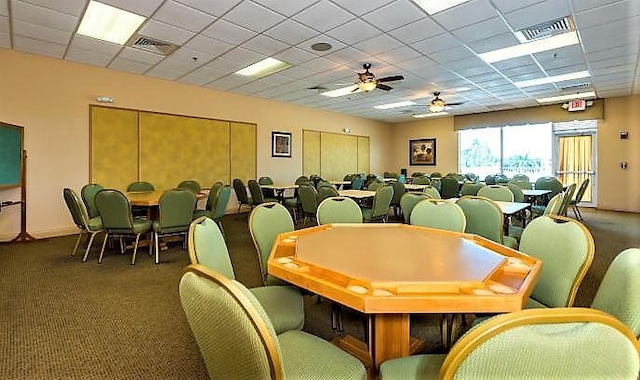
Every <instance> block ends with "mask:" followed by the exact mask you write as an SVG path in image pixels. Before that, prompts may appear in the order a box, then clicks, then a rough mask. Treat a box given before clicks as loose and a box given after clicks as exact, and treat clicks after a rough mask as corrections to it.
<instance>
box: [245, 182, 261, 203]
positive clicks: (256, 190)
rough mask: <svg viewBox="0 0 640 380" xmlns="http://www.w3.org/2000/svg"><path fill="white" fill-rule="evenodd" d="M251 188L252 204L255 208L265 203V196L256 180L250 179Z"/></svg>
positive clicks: (248, 183)
mask: <svg viewBox="0 0 640 380" xmlns="http://www.w3.org/2000/svg"><path fill="white" fill-rule="evenodd" d="M247 185H248V186H249V192H250V193H251V203H253V205H254V206H257V205H259V204H262V203H264V195H263V194H262V188H260V185H258V182H256V180H255V179H250V180H249V181H248V182H247Z"/></svg>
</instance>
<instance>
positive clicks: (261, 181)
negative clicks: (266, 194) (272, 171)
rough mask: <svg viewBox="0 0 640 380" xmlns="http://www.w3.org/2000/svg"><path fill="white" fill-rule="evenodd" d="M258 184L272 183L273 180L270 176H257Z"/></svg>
mask: <svg viewBox="0 0 640 380" xmlns="http://www.w3.org/2000/svg"><path fill="white" fill-rule="evenodd" d="M258 184H259V185H273V180H272V179H271V178H270V177H260V178H258Z"/></svg>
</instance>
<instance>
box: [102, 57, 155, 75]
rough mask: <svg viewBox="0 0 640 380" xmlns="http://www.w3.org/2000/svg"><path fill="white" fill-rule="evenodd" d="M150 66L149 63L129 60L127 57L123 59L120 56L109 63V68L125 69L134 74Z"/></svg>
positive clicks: (144, 70)
mask: <svg viewBox="0 0 640 380" xmlns="http://www.w3.org/2000/svg"><path fill="white" fill-rule="evenodd" d="M151 67H152V65H151V64H148V63H143V62H139V61H131V60H129V59H124V58H121V57H116V58H115V59H114V60H113V61H112V62H111V64H110V65H109V68H111V69H114V70H120V71H126V72H129V73H134V74H143V73H145V72H146V71H147V70H149V69H150V68H151Z"/></svg>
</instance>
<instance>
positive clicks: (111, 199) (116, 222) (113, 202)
mask: <svg viewBox="0 0 640 380" xmlns="http://www.w3.org/2000/svg"><path fill="white" fill-rule="evenodd" d="M95 202H96V207H97V208H98V212H99V214H100V218H102V226H103V227H104V229H105V230H106V231H107V232H121V231H131V230H132V229H133V215H132V214H131V204H130V203H129V200H128V199H127V197H126V196H125V195H124V194H122V192H120V191H118V190H115V189H102V190H100V191H99V192H98V194H96V196H95ZM191 212H192V214H191V215H192V216H193V210H192V211H191Z"/></svg>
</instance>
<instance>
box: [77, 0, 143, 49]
mask: <svg viewBox="0 0 640 380" xmlns="http://www.w3.org/2000/svg"><path fill="white" fill-rule="evenodd" d="M144 20H145V18H144V17H142V16H140V15H137V14H135V13H131V12H127V11H123V10H122V9H118V8H114V7H112V6H110V5H106V4H102V3H99V2H97V1H91V2H89V6H88V7H87V10H86V12H85V13H84V17H82V21H81V22H80V27H79V28H78V34H82V35H83V36H87V37H93V38H97V39H99V40H103V41H108V42H113V43H114V44H118V45H124V44H125V42H127V40H128V39H129V37H131V35H132V34H133V33H134V32H135V31H136V30H138V28H139V27H140V25H141V24H142V23H143V22H144Z"/></svg>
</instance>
